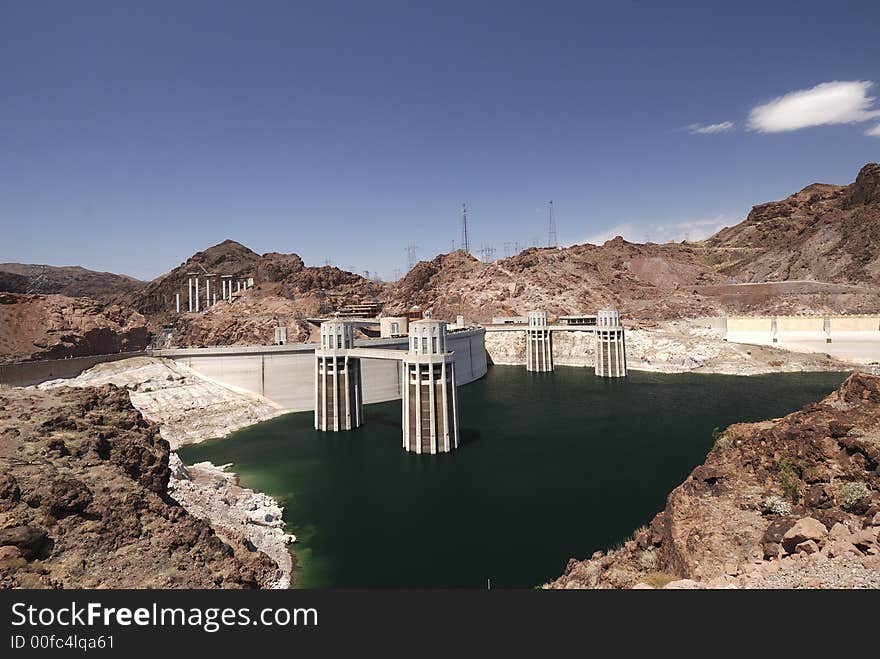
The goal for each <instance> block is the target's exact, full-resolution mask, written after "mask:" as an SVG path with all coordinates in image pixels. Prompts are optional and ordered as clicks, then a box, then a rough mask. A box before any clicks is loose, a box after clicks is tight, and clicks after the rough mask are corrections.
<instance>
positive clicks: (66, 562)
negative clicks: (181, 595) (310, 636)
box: [0, 385, 283, 588]
mask: <svg viewBox="0 0 880 659" xmlns="http://www.w3.org/2000/svg"><path fill="white" fill-rule="evenodd" d="M168 461H169V446H168V442H166V441H165V440H164V439H162V438H161V437H160V436H159V433H158V428H157V426H156V425H155V424H154V423H151V422H149V421H146V420H145V419H144V418H143V416H142V415H141V414H140V413H139V412H138V411H137V410H136V409H134V407H132V405H131V403H130V401H129V398H128V393H127V392H126V391H125V390H121V389H118V388H116V387H114V386H112V385H107V386H103V387H99V388H94V389H56V390H52V391H39V390H34V389H8V388H6V389H2V390H0V472H2V476H0V587H2V588H13V587H23V588H257V587H261V586H270V585H273V584H274V583H275V582H277V580H278V579H281V578H283V574H282V572H281V570H280V569H279V567H278V565H277V564H276V563H275V562H274V561H272V560H271V559H270V558H269V557H268V556H266V554H264V553H262V552H260V551H257V550H256V549H255V548H254V547H253V546H252V545H249V544H248V543H247V542H245V541H243V540H239V541H235V539H234V538H227V541H226V542H224V541H223V540H221V539H220V538H219V537H217V535H216V534H215V533H214V530H213V529H212V528H211V526H210V525H209V524H208V523H207V522H205V521H203V520H200V519H197V518H196V517H194V516H192V515H190V514H189V513H188V512H187V511H186V509H184V508H183V507H182V506H181V505H179V504H178V503H177V502H176V501H174V500H173V499H171V498H170V497H169V496H168V494H167V487H168V481H169V477H170V469H169V462H168Z"/></svg>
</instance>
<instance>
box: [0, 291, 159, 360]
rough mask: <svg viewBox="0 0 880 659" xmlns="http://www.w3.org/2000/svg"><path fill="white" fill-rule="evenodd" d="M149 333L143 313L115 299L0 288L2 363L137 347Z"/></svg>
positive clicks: (140, 347) (0, 345)
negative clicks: (109, 301) (20, 292)
mask: <svg viewBox="0 0 880 659" xmlns="http://www.w3.org/2000/svg"><path fill="white" fill-rule="evenodd" d="M151 336H152V331H151V329H150V326H149V323H148V322H147V320H146V319H145V318H144V317H143V316H142V315H141V314H139V313H137V312H136V311H132V310H131V309H126V308H124V307H121V306H118V305H115V304H106V303H103V302H98V301H96V300H93V299H90V298H72V297H65V296H63V295H18V294H14V293H0V363H2V362H4V361H18V360H23V359H25V360H28V359H61V358H65V357H79V356H84V355H101V354H109V353H117V352H130V351H138V350H143V349H144V348H146V347H147V345H148V344H149V341H150V338H151Z"/></svg>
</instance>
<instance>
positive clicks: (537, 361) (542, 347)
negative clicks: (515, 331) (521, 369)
mask: <svg viewBox="0 0 880 659" xmlns="http://www.w3.org/2000/svg"><path fill="white" fill-rule="evenodd" d="M526 370H527V371H552V370H553V348H552V346H551V344H550V328H549V326H548V325H547V312H546V311H529V326H528V329H526Z"/></svg>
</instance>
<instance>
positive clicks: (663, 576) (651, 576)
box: [642, 572, 678, 588]
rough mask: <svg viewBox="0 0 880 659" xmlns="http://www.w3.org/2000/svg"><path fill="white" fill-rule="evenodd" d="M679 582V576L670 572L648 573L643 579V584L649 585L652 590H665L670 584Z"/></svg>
mask: <svg viewBox="0 0 880 659" xmlns="http://www.w3.org/2000/svg"><path fill="white" fill-rule="evenodd" d="M677 580H678V577H677V576H675V575H674V574H669V573H668V572H648V574H646V575H645V576H644V577H643V578H642V583H646V584H648V585H649V586H650V587H651V588H663V587H664V586H665V585H666V584H668V583H669V582H671V581H677Z"/></svg>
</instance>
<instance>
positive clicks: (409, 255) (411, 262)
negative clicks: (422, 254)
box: [406, 245, 418, 270]
mask: <svg viewBox="0 0 880 659" xmlns="http://www.w3.org/2000/svg"><path fill="white" fill-rule="evenodd" d="M417 249H418V246H417V245H407V246H406V267H407V270H412V269H413V267H414V266H415V264H416V250H417Z"/></svg>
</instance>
